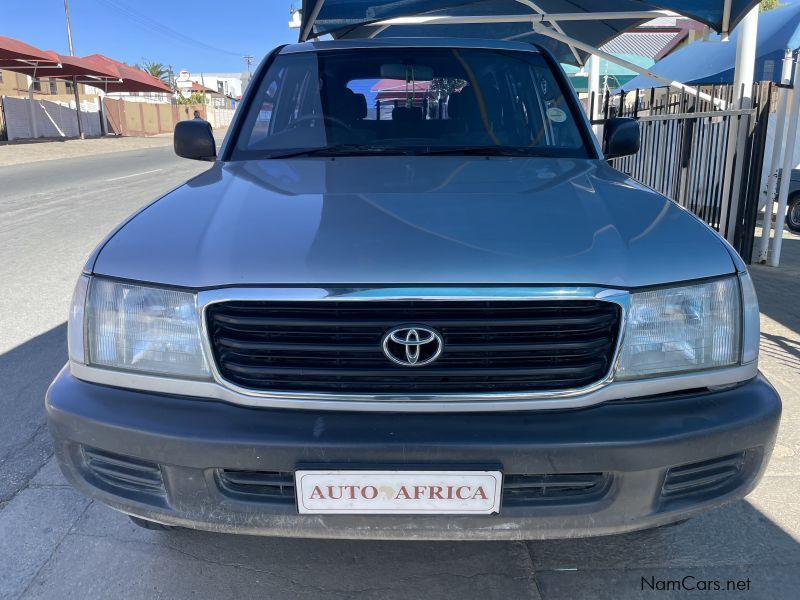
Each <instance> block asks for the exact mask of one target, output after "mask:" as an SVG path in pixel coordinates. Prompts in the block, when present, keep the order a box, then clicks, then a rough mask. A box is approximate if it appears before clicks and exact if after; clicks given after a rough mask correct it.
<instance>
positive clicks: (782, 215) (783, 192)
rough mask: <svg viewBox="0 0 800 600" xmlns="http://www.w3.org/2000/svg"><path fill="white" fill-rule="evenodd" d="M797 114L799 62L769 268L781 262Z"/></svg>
mask: <svg viewBox="0 0 800 600" xmlns="http://www.w3.org/2000/svg"><path fill="white" fill-rule="evenodd" d="M798 112H800V62H796V63H795V67H794V86H793V87H792V104H791V107H790V108H789V124H788V126H787V127H786V148H785V150H784V151H783V167H782V168H781V187H780V191H779V192H778V216H777V217H776V218H775V239H774V240H773V242H772V253H771V254H770V256H769V260H768V261H767V264H769V266H771V267H777V266H778V264H779V263H780V261H781V246H782V245H783V226H784V224H785V222H786V202H787V200H788V199H789V186H790V185H791V183H792V167H793V166H794V146H795V140H796V139H797V113H798Z"/></svg>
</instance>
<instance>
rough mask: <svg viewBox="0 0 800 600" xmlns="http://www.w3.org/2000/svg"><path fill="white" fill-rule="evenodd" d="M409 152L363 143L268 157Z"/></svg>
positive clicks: (307, 149)
mask: <svg viewBox="0 0 800 600" xmlns="http://www.w3.org/2000/svg"><path fill="white" fill-rule="evenodd" d="M387 153H390V154H408V151H406V150H403V149H401V148H392V147H391V146H366V145H363V144H333V145H331V146H322V147H320V148H302V149H299V150H292V151H289V152H280V153H276V154H268V155H267V158H295V157H302V156H359V155H369V154H387Z"/></svg>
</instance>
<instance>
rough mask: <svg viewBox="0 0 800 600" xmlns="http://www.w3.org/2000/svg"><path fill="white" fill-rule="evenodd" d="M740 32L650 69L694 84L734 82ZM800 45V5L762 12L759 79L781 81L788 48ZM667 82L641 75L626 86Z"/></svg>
mask: <svg viewBox="0 0 800 600" xmlns="http://www.w3.org/2000/svg"><path fill="white" fill-rule="evenodd" d="M738 37H739V32H738V31H733V32H732V33H731V37H730V41H729V42H728V43H720V40H719V36H712V37H711V38H710V39H709V41H708V42H694V43H693V44H689V45H688V46H684V47H683V48H680V49H679V50H677V51H675V52H673V53H672V54H670V55H669V56H667V57H666V58H664V59H662V60H660V61H659V62H657V63H656V64H655V65H654V66H653V67H652V68H651V69H650V70H651V71H653V72H654V73H657V74H658V75H662V76H663V77H667V78H669V79H672V80H675V81H682V82H684V83H688V84H691V85H712V84H722V83H732V82H733V71H734V64H735V63H736V40H737V38H738ZM798 48H800V4H792V5H790V6H783V7H780V8H776V9H775V10H771V11H768V12H765V13H761V14H759V15H758V41H757V43H756V66H755V77H754V79H755V81H773V82H779V81H780V79H781V60H783V55H784V52H785V51H786V50H791V51H794V50H797V49H798ZM663 85H664V84H663V83H660V82H658V81H655V80H653V79H650V78H649V77H644V76H642V75H639V76H637V77H634V78H633V79H631V80H630V81H629V82H628V83H626V84H625V85H624V86H622V89H623V90H625V91H628V90H635V89H648V88H653V87H661V86H663Z"/></svg>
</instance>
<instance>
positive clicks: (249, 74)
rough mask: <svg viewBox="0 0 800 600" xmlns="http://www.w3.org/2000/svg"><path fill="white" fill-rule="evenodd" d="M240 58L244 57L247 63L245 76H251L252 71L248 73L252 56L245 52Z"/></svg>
mask: <svg viewBox="0 0 800 600" xmlns="http://www.w3.org/2000/svg"><path fill="white" fill-rule="evenodd" d="M242 58H244V62H246V63H247V76H248V77H252V73H250V65H251V64H253V57H252V56H250V55H249V54H246V55H245V56H243V57H242Z"/></svg>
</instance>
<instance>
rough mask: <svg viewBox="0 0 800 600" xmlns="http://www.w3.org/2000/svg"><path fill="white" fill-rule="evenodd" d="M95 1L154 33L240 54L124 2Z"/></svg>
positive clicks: (223, 52) (210, 48)
mask: <svg viewBox="0 0 800 600" xmlns="http://www.w3.org/2000/svg"><path fill="white" fill-rule="evenodd" d="M97 2H100V3H101V4H105V5H106V6H108V7H109V8H113V9H115V10H117V11H119V12H120V13H122V14H123V15H125V16H126V17H127V18H128V19H130V20H132V21H134V22H135V23H137V24H138V25H140V26H142V27H144V28H145V29H149V30H151V31H154V32H156V33H160V34H162V35H165V36H167V37H169V38H170V39H173V40H178V41H182V42H184V43H185V44H189V45H193V46H198V47H202V48H205V49H206V50H211V51H212V52H218V53H220V54H229V55H231V56H241V55H242V53H241V52H232V51H230V50H225V49H223V48H218V47H217V46H212V45H211V44H206V43H205V42H202V41H200V40H196V39H194V38H193V37H190V36H188V35H186V34H184V33H181V32H180V31H176V30H175V29H172V28H171V27H168V26H167V25H163V24H161V23H159V22H158V21H156V20H154V19H152V18H150V17H148V16H146V15H143V14H141V13H138V12H136V11H134V10H133V9H131V8H130V7H128V6H126V5H125V4H123V3H121V2H117V1H116V0H97Z"/></svg>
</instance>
